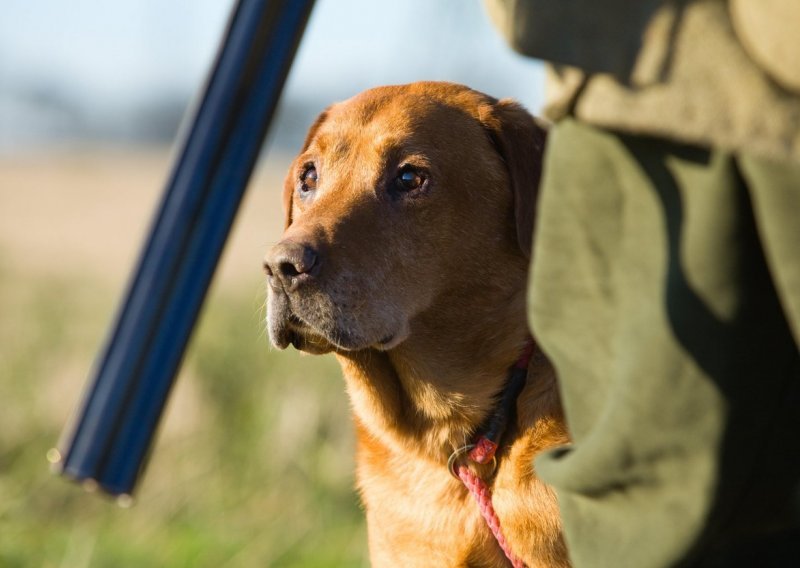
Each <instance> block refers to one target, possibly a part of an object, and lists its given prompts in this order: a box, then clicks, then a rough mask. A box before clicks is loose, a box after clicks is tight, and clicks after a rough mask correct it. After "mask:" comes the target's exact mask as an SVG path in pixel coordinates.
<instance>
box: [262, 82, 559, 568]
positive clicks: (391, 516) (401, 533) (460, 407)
mask: <svg viewBox="0 0 800 568" xmlns="http://www.w3.org/2000/svg"><path fill="white" fill-rule="evenodd" d="M544 137H545V132H544V130H543V129H542V128H541V127H540V126H539V125H538V124H537V123H536V122H535V120H534V119H533V118H532V117H531V116H530V115H528V114H527V113H526V112H525V111H524V110H523V109H522V108H521V107H519V106H518V105H516V104H515V103H512V102H510V101H497V100H495V99H492V98H490V97H487V96H486V95H483V94H481V93H477V92H475V91H472V90H470V89H467V88H466V87H462V86H459V85H452V84H447V83H415V84H411V85H404V86H397V87H381V88H378V89H372V90H370V91H366V92H365V93H362V94H360V95H358V96H356V97H354V98H352V99H350V100H348V101H345V102H343V103H339V104H336V105H333V106H331V107H330V108H329V109H327V110H326V111H325V112H324V113H323V114H322V115H321V116H320V118H319V119H318V120H317V122H316V123H315V124H314V126H313V127H312V128H311V130H310V132H309V135H308V138H307V140H306V142H305V145H304V148H303V151H302V152H301V154H300V155H299V156H298V157H297V159H296V160H295V162H294V164H293V165H292V167H291V168H290V171H289V174H288V176H287V180H286V184H285V193H284V204H285V207H286V219H287V227H286V232H285V234H284V236H283V239H282V241H281V244H279V245H277V246H276V247H275V248H274V249H273V251H272V252H270V253H269V254H268V256H267V261H266V266H267V270H268V273H269V274H270V282H271V287H270V298H269V317H268V325H269V329H270V334H271V337H272V339H273V342H274V343H275V344H276V345H278V346H279V347H285V346H286V345H287V344H288V343H289V342H291V343H293V344H294V345H295V346H296V347H298V348H300V349H303V350H306V351H309V352H313V353H322V352H328V351H333V352H335V353H336V357H337V358H338V360H339V362H340V364H341V366H342V370H343V373H344V377H345V380H346V384H347V390H348V393H349V396H350V398H351V401H352V407H353V414H354V419H355V423H356V432H357V436H358V455H357V480H358V488H359V490H360V492H361V496H362V499H363V502H364V505H365V508H366V513H367V522H368V531H369V547H370V556H371V560H372V564H373V566H377V567H380V566H453V567H456V566H504V565H505V559H504V557H503V554H502V551H501V550H500V548H499V546H498V545H497V543H496V542H495V541H494V538H493V537H492V534H491V532H490V531H489V529H488V528H487V527H486V525H485V523H484V521H483V520H482V518H481V517H480V514H479V511H478V508H477V506H476V505H475V503H474V502H473V501H472V497H471V496H470V495H469V494H468V493H467V491H466V490H465V489H464V487H463V486H462V485H461V483H460V482H459V481H457V480H455V479H454V478H452V477H451V476H450V474H449V473H448V471H447V468H446V463H447V458H448V456H449V455H450V453H451V452H452V451H453V450H454V449H455V448H457V447H460V446H462V445H464V444H465V443H466V442H468V441H470V440H471V439H472V436H473V435H474V433H475V432H476V430H477V429H478V428H479V426H480V425H481V423H482V422H483V421H484V420H485V419H486V417H487V416H488V415H489V414H490V413H491V412H492V410H493V407H494V405H495V402H494V401H495V397H496V396H497V395H498V393H499V392H500V391H501V390H502V388H503V385H504V383H505V380H506V376H507V372H508V368H509V367H510V365H511V364H513V362H514V361H515V360H516V358H517V357H518V355H519V353H520V351H521V349H522V347H523V345H524V343H525V340H526V337H527V333H528V331H527V324H526V320H525V313H526V310H525V290H526V281H527V267H528V254H529V251H530V238H529V235H530V234H531V229H532V223H533V209H534V204H535V194H536V188H537V185H538V177H539V170H540V165H541V162H540V160H541V153H542V150H543V144H544ZM310 163H313V164H314V165H315V167H316V171H317V174H318V182H317V188H316V189H315V190H314V192H313V195H311V196H305V197H303V196H301V194H300V193H299V190H298V187H299V183H300V182H299V180H300V177H301V176H302V172H303V171H304V170H305V168H306V167H307V165H308V164H310ZM405 163H411V164H413V165H414V166H417V167H419V168H422V169H423V170H424V171H425V172H426V174H428V186H427V189H426V191H425V192H423V193H421V194H420V195H418V196H415V197H413V198H410V197H408V196H407V195H404V194H402V193H401V194H399V195H398V194H396V193H393V192H392V187H393V186H392V184H393V183H394V182H395V178H396V176H397V172H398V169H399V168H400V166H401V165H402V164H405ZM298 243H300V244H302V245H304V246H308V247H312V248H313V249H314V250H316V251H317V252H318V253H319V259H320V266H319V268H318V272H315V273H314V274H313V277H311V276H310V277H308V278H307V279H306V280H304V281H303V282H302V285H298V286H296V287H291V288H290V287H289V286H288V285H283V284H281V282H279V281H278V279H277V278H276V277H275V273H276V271H278V270H279V269H280V264H281V262H282V260H284V261H285V259H283V257H282V256H281V254H282V247H284V248H285V247H286V246H297V245H298ZM567 441H568V437H567V433H566V428H565V426H564V423H563V419H562V413H561V408H560V403H559V400H558V394H557V389H556V383H555V375H554V372H553V370H552V367H551V366H550V364H549V362H548V361H547V360H546V358H545V357H544V356H543V355H542V354H541V353H537V354H536V355H535V356H534V358H533V360H532V361H531V365H530V367H529V379H528V385H527V386H526V388H525V390H524V391H523V393H522V394H521V395H520V398H519V400H518V407H517V420H516V424H512V425H511V426H510V428H509V431H508V432H507V434H506V438H505V440H504V444H503V446H502V447H501V449H500V450H499V452H498V460H499V466H498V468H497V471H496V472H495V473H494V474H492V473H491V471H487V470H484V471H483V472H482V473H483V474H484V475H486V476H487V478H488V479H489V480H490V482H491V485H492V489H493V492H494V504H495V508H496V511H497V513H498V515H499V517H500V520H501V523H502V526H503V530H504V532H505V534H506V537H507V540H508V541H509V543H510V545H511V547H512V549H513V550H514V551H515V552H516V553H517V554H518V555H519V556H520V557H521V558H523V559H524V560H525V562H526V563H527V565H528V566H530V567H533V566H537V567H545V566H558V567H561V566H567V565H568V561H567V555H566V551H565V547H564V543H563V540H562V537H561V532H560V520H559V515H558V506H557V502H556V497H555V495H554V493H553V492H552V490H551V489H549V488H548V487H547V486H545V485H544V484H543V483H542V482H541V481H539V480H538V479H537V478H536V476H535V473H534V471H533V467H532V460H533V458H534V456H535V455H536V454H537V453H539V452H541V451H542V450H545V449H547V448H552V447H554V446H558V445H563V444H565V443H566V442H567Z"/></svg>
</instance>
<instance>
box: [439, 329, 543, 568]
mask: <svg viewBox="0 0 800 568" xmlns="http://www.w3.org/2000/svg"><path fill="white" fill-rule="evenodd" d="M533 350H534V343H533V340H530V341H528V343H527V344H526V345H525V349H524V350H523V351H522V354H521V355H520V356H519V359H517V361H516V363H515V364H514V366H513V367H512V368H511V371H510V372H509V376H508V382H507V384H506V387H505V389H504V392H503V395H502V397H501V400H500V404H499V405H498V408H497V409H496V411H495V413H494V414H493V415H492V416H491V417H490V420H489V422H488V425H487V426H486V428H485V429H484V431H483V434H481V435H480V436H478V438H477V441H476V442H475V443H474V444H470V445H468V446H464V447H463V448H459V449H457V450H455V451H454V452H453V453H452V454H451V455H450V459H449V460H448V461H447V468H448V469H449V470H450V473H451V474H452V475H453V476H454V477H457V478H458V479H460V480H461V482H462V483H463V484H464V486H465V487H466V488H467V489H468V490H469V492H470V493H472V496H473V497H474V498H475V501H476V502H477V503H478V508H479V509H480V511H481V516H483V519H484V520H485V521H486V524H487V525H488V526H489V529H490V530H491V531H492V534H493V535H494V538H495V540H497V544H499V545H500V548H501V549H503V553H504V554H505V555H506V558H508V560H509V562H511V565H512V566H513V568H525V563H524V562H523V561H522V560H521V559H520V558H519V557H518V556H517V555H516V554H514V552H513V551H512V550H511V547H510V546H509V544H508V541H506V538H505V536H503V530H502V528H501V527H500V519H499V518H498V517H497V513H495V511H494V506H493V505H492V490H491V489H490V488H489V485H488V484H487V483H486V482H485V481H484V480H483V479H481V478H480V477H478V475H477V474H476V473H475V472H473V471H472V470H471V469H470V468H469V467H467V466H466V465H463V464H457V463H456V462H457V461H458V460H459V459H460V458H461V457H462V456H463V455H465V454H466V456H467V457H468V458H469V460H471V461H473V462H475V463H478V464H487V463H490V462H492V463H493V464H494V465H495V466H496V465H497V459H496V458H495V453H496V452H497V448H498V447H499V445H500V439H501V438H502V436H503V433H504V432H505V429H506V426H507V423H508V421H509V418H510V417H511V416H513V413H514V408H515V406H516V401H517V397H518V396H519V393H520V392H522V389H523V388H524V386H525V383H526V380H527V375H528V364H529V363H530V360H531V357H532V356H533Z"/></svg>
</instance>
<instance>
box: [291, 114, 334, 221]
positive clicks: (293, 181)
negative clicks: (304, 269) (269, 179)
mask: <svg viewBox="0 0 800 568" xmlns="http://www.w3.org/2000/svg"><path fill="white" fill-rule="evenodd" d="M330 108H331V107H328V108H326V109H325V110H323V111H322V112H321V113H320V115H319V116H318V117H317V118H316V120H314V123H313V124H312V125H311V127H310V128H309V129H308V134H306V139H305V141H304V142H303V147H302V149H301V150H300V153H301V154H302V153H303V152H305V151H306V150H308V146H309V145H310V144H311V141H312V140H313V139H314V136H316V134H317V131H318V130H319V128H320V126H322V124H323V123H324V122H325V120H327V118H328V111H329V110H330ZM296 185H297V180H296V179H295V171H294V163H292V166H291V167H290V168H289V173H287V174H286V179H285V180H284V181H283V218H284V221H285V223H284V227H283V228H284V230H286V229H288V228H289V225H291V224H292V201H293V200H294V191H295V187H296Z"/></svg>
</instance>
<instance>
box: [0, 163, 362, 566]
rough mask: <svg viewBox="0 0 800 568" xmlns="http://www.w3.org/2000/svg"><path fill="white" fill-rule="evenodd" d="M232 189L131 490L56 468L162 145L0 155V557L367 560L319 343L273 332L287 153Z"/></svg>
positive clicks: (37, 562)
mask: <svg viewBox="0 0 800 568" xmlns="http://www.w3.org/2000/svg"><path fill="white" fill-rule="evenodd" d="M274 163H275V164H277V166H273V165H271V164H269V163H268V164H267V165H265V166H264V165H262V167H261V168H260V170H259V172H258V175H257V178H256V179H255V181H254V183H253V184H252V187H251V189H250V190H249V192H248V196H247V197H246V199H245V203H244V204H243V208H242V211H241V212H240V215H239V219H238V221H237V225H236V227H235V230H234V235H233V237H232V239H231V241H230V242H229V244H228V247H227V249H226V252H225V257H224V261H223V265H222V267H221V269H220V272H219V273H218V275H217V277H216V278H215V282H214V284H213V286H212V291H211V294H210V296H209V298H208V299H207V300H206V304H205V308H204V311H203V313H202V316H201V320H200V325H199V327H198V329H197V330H196V331H195V334H194V337H193V339H192V342H191V344H190V349H189V352H188V354H187V357H186V359H185V361H184V364H183V370H182V372H181V375H180V376H179V378H178V381H177V383H176V388H175V390H174V391H173V393H172V395H171V397H170V403H169V407H168V409H167V412H166V420H165V421H164V422H163V423H162V426H161V429H160V432H159V436H158V440H157V444H156V446H155V448H154V451H153V454H152V458H151V461H150V464H149V466H148V469H147V472H146V474H145V476H144V478H143V481H142V483H141V484H140V486H139V488H138V492H137V500H136V504H135V505H134V506H133V507H132V508H130V509H122V508H120V507H118V506H117V505H116V504H115V503H113V502H111V501H109V500H107V499H104V498H102V497H100V496H98V495H90V494H87V493H85V492H84V491H83V490H82V489H81V488H79V487H77V486H76V485H74V484H72V483H69V482H67V481H65V480H63V479H61V478H59V477H56V476H53V475H52V474H51V473H50V472H49V469H48V464H47V461H46V459H45V455H46V453H47V450H48V449H49V448H51V447H53V446H54V445H55V444H56V443H57V440H58V436H59V433H60V432H61V430H62V428H63V426H64V424H65V422H66V421H67V419H68V416H69V414H70V412H71V411H72V409H73V407H74V406H75V405H76V404H77V402H78V400H79V398H80V391H81V389H82V387H83V384H84V381H85V380H86V378H87V375H88V373H89V369H90V367H91V364H92V360H93V358H94V356H95V354H96V352H97V350H98V348H99V346H100V345H101V343H102V341H103V338H104V335H105V333H106V331H107V328H108V325H109V323H110V321H111V319H112V317H113V314H114V310H115V308H116V304H117V302H118V300H119V297H120V294H121V291H122V289H123V287H124V283H125V281H126V279H127V275H128V272H129V270H130V268H131V263H132V262H133V260H134V258H135V256H136V253H137V250H138V247H139V244H140V241H141V238H142V236H143V234H144V232H145V230H146V227H147V225H148V223H149V219H150V215H151V212H152V207H153V206H154V204H155V201H156V199H157V197H158V195H159V193H160V190H161V186H162V184H163V179H164V178H165V176H166V169H167V167H168V165H169V157H168V153H167V152H166V151H155V150H146V151H140V150H137V151H132V150H108V149H105V150H102V151H97V150H86V151H81V152H67V153H64V152H62V153H59V154H54V155H41V156H34V155H31V156H25V157H19V156H17V157H14V158H13V159H11V158H3V159H0V404H2V410H0V567H3V568H5V567H29V566H42V567H66V568H78V567H150V566H165V567H183V566H186V567H190V566H191V567H204V566H208V567H211V566H213V567H252V566H314V567H316V566H320V567H324V566H364V565H366V561H365V554H366V535H365V529H364V523H363V519H362V512H361V511H360V508H359V504H358V499H357V496H356V494H355V492H354V491H353V435H352V426H351V421H350V418H349V410H348V403H347V399H346V396H345V394H344V385H343V381H342V379H341V377H340V376H339V369H338V366H337V365H336V362H335V361H334V360H333V359H332V358H330V357H307V356H301V355H298V354H297V353H295V352H293V351H287V352H277V351H275V350H273V349H271V348H270V347H269V342H268V339H267V337H266V334H265V331H264V324H263V317H264V313H263V301H264V294H265V292H264V288H263V286H264V285H263V277H262V275H261V273H260V259H261V256H262V255H263V253H264V251H265V250H266V248H267V246H269V243H270V242H272V241H274V240H275V239H276V238H277V236H278V235H279V233H280V214H279V209H280V207H279V202H280V199H279V187H280V179H281V177H282V171H281V169H282V168H283V167H284V164H285V162H284V163H282V162H281V160H280V159H278V160H276V161H275V162H274Z"/></svg>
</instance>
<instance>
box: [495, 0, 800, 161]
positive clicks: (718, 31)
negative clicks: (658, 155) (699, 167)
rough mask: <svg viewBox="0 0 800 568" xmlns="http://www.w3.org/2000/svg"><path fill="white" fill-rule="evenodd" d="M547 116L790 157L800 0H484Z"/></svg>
mask: <svg viewBox="0 0 800 568" xmlns="http://www.w3.org/2000/svg"><path fill="white" fill-rule="evenodd" d="M486 5H487V8H488V10H489V13H490V15H491V17H492V19H493V21H494V22H495V24H496V26H497V28H498V29H499V30H500V31H501V33H502V34H503V36H504V37H505V38H506V39H507V40H508V41H509V43H510V44H511V45H512V46H513V47H514V48H515V49H516V50H517V51H519V52H520V53H523V54H525V55H530V56H533V57H537V58H540V59H544V60H546V61H548V62H549V63H550V64H551V65H549V67H548V104H547V107H546V109H545V115H546V116H547V117H548V118H549V119H551V120H554V121H557V120H560V119H561V118H563V117H564V116H567V115H570V114H571V115H574V116H575V117H576V118H578V119H579V120H582V121H584V122H586V123H589V124H593V125H596V126H600V127H604V128H609V129H613V130H619V131H622V132H628V133H633V134H643V135H652V136H659V137H664V138H667V139H670V140H674V141H677V142H682V143H687V144H696V145H701V146H705V147H718V148H722V149H728V150H733V151H744V152H747V153H751V154H754V155H757V156H761V157H765V158H771V159H775V160H793V161H800V31H799V30H800V1H798V0H673V1H668V0H605V1H599V0H555V1H554V0H486Z"/></svg>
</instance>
